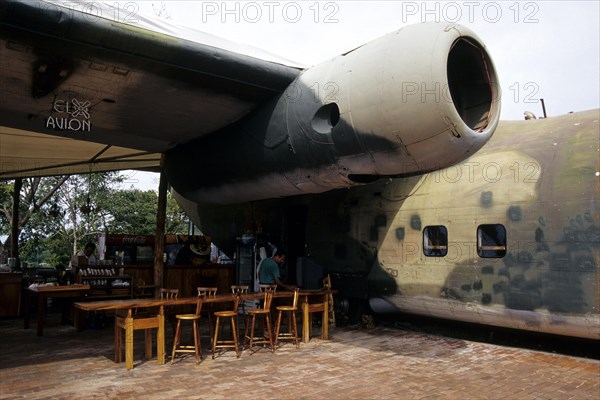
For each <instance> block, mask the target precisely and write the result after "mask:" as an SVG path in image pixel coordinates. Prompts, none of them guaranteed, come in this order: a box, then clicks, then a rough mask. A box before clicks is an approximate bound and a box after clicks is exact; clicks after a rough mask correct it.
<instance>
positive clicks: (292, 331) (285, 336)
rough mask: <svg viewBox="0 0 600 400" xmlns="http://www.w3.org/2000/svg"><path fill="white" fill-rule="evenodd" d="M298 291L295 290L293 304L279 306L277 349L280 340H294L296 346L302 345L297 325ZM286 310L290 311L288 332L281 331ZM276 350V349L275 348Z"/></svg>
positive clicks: (276, 330) (276, 336)
mask: <svg viewBox="0 0 600 400" xmlns="http://www.w3.org/2000/svg"><path fill="white" fill-rule="evenodd" d="M298 292H299V289H296V290H294V300H293V302H292V305H291V306H277V307H276V308H277V311H278V314H277V326H276V328H275V349H276V348H277V345H278V343H279V340H293V341H295V342H296V348H299V347H300V344H299V343H298V328H297V325H296V311H298ZM284 312H287V313H289V314H290V315H289V316H288V318H289V319H290V322H289V327H290V328H289V331H288V332H283V333H282V332H280V328H281V317H282V315H283V313H284ZM273 351H275V350H273Z"/></svg>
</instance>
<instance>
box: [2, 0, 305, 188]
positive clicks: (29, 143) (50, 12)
mask: <svg viewBox="0 0 600 400" xmlns="http://www.w3.org/2000/svg"><path fill="white" fill-rule="evenodd" d="M86 4H87V6H86ZM90 4H92V5H93V7H92V6H90ZM84 11H87V12H84ZM119 11H120V13H118V15H117V13H115V9H114V8H111V6H108V5H107V6H102V5H101V3H98V2H94V3H89V2H81V3H77V2H69V3H64V4H61V3H55V2H49V1H42V0H40V1H30V0H21V1H16V0H6V1H3V2H2V3H1V4H0V56H1V57H0V84H1V88H0V95H1V96H2V97H1V101H0V179H10V178H14V177H18V176H34V175H39V176H42V175H54V174H64V173H82V172H90V171H91V170H92V169H91V168H93V171H99V170H114V169H123V168H127V169H128V168H151V167H156V166H158V165H159V161H160V153H165V152H166V151H168V150H169V149H172V148H174V147H175V146H177V145H180V144H185V143H187V142H189V141H191V140H193V139H197V138H199V137H201V136H203V135H207V134H209V133H212V132H215V131H217V130H220V129H222V128H224V127H226V126H228V125H230V124H231V123H233V122H235V121H237V120H239V119H240V118H241V117H243V116H244V115H246V114H248V113H250V112H251V111H252V110H254V109H256V108H257V107H258V106H260V105H261V104H263V103H264V102H266V101H268V100H269V99H271V98H273V97H274V96H276V95H277V94H279V93H281V92H283V90H284V89H285V88H286V87H287V86H288V85H289V84H290V83H291V82H292V81H293V80H294V79H295V78H296V77H297V76H298V74H299V73H300V71H301V70H302V69H301V68H300V67H299V66H297V65H289V64H286V63H285V62H280V61H277V60H275V61H273V60H272V59H267V58H266V57H262V56H261V55H255V53H253V51H252V49H250V50H249V51H239V46H238V47H236V46H235V45H232V44H231V43H227V42H224V41H223V40H222V39H216V38H214V37H211V36H210V35H206V34H204V35H203V36H202V35H200V39H198V41H197V39H194V40H189V39H186V38H184V36H185V35H183V34H181V35H180V31H178V30H177V28H176V27H174V26H171V25H169V24H168V23H166V22H162V21H149V20H148V19H145V18H143V17H142V16H140V15H137V14H131V13H129V14H128V13H127V12H125V11H127V10H119ZM114 16H117V17H118V18H117V19H118V20H115V19H114ZM109 17H111V18H113V19H111V18H109ZM123 20H126V21H128V22H129V23H124V22H122V21H123ZM148 25H162V26H161V27H162V28H163V29H162V32H157V31H153V30H149V29H146V28H145V27H146V26H148ZM90 163H91V164H93V166H90Z"/></svg>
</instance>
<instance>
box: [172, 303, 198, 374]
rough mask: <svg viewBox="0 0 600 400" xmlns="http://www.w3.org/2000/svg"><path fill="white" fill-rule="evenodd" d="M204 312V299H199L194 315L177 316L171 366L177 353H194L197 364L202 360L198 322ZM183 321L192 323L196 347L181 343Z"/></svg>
mask: <svg viewBox="0 0 600 400" xmlns="http://www.w3.org/2000/svg"><path fill="white" fill-rule="evenodd" d="M201 311H202V299H201V298H198V301H197V302H196V312H195V313H194V314H177V315H175V318H176V319H177V329H176V330H175V338H174V339H173V352H172V353H171V364H173V362H174V361H175V355H176V354H177V353H194V355H195V357H196V364H199V363H200V360H202V343H200V331H199V328H198V320H199V319H200V313H201ZM181 321H192V328H193V333H194V345H193V346H190V345H182V344H181V343H180V341H181Z"/></svg>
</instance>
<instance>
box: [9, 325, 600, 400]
mask: <svg viewBox="0 0 600 400" xmlns="http://www.w3.org/2000/svg"><path fill="white" fill-rule="evenodd" d="M32 325H33V326H32V329H29V330H23V325H22V320H0V354H1V360H0V361H1V362H0V385H1V386H0V398H1V399H24V398H26V399H75V398H77V399H107V398H108V399H116V398H118V399H234V398H240V399H600V362H599V361H597V360H588V359H584V358H577V357H571V356H565V355H557V354H551V353H543V352H537V351H532V350H523V349H515V348H508V347H500V346H496V345H490V344H482V343H476V342H470V341H465V340H459V339H450V338H444V337H439V336H435V335H430V334H423V333H415V332H410V331H405V330H399V329H389V328H375V329H372V330H352V329H347V328H345V329H341V328H337V329H335V330H333V331H332V337H331V340H330V341H327V342H323V341H321V340H318V339H314V340H312V341H311V342H310V343H308V344H301V347H300V349H299V350H296V349H295V348H294V346H291V345H285V346H284V347H282V348H281V349H279V350H278V351H277V352H276V353H275V354H271V353H270V352H267V351H263V350H260V351H259V352H257V353H255V354H253V355H249V353H248V352H244V353H243V354H242V356H241V358H239V359H236V357H235V354H234V353H224V354H223V355H221V356H220V357H218V358H217V359H215V360H212V359H211V358H210V355H209V354H208V352H207V351H206V349H205V356H208V357H206V358H205V359H204V360H203V361H202V362H201V363H200V365H196V364H195V362H194V360H193V358H183V359H181V360H179V359H178V360H176V362H175V364H173V365H171V364H170V363H169V362H168V363H167V364H165V365H158V364H157V363H156V360H155V359H154V360H148V361H144V360H142V355H143V348H142V347H141V346H140V345H142V341H143V340H142V338H143V334H142V336H140V335H137V333H136V343H137V344H136V349H135V368H134V369H133V370H130V371H127V370H126V369H125V365H124V363H121V364H115V363H114V362H113V354H114V353H113V352H114V347H113V329H112V325H111V321H110V320H109V321H108V326H107V327H105V328H104V329H102V330H96V331H94V330H87V331H84V332H80V333H77V332H76V331H75V329H74V328H73V327H71V326H61V325H59V318H58V317H56V316H51V317H50V319H49V321H48V325H47V327H46V329H45V336H44V337H36V336H35V322H34V323H33V324H32ZM167 331H168V336H167V347H168V348H169V347H170V345H171V343H172V342H171V339H172V332H171V329H170V327H167ZM138 333H141V332H138Z"/></svg>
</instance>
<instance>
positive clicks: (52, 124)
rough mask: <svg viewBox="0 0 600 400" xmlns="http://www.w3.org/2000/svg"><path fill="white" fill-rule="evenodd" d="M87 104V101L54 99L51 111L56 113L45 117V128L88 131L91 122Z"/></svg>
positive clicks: (88, 103) (88, 104)
mask: <svg viewBox="0 0 600 400" xmlns="http://www.w3.org/2000/svg"><path fill="white" fill-rule="evenodd" d="M89 106H90V102H89V101H84V102H80V101H78V100H77V99H71V100H70V101H66V100H55V101H54V104H53V105H52V111H53V112H54V113H56V114H57V115H50V116H49V117H48V118H46V129H55V130H60V131H74V132H90V130H91V128H92V122H91V121H90V112H89Z"/></svg>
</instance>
